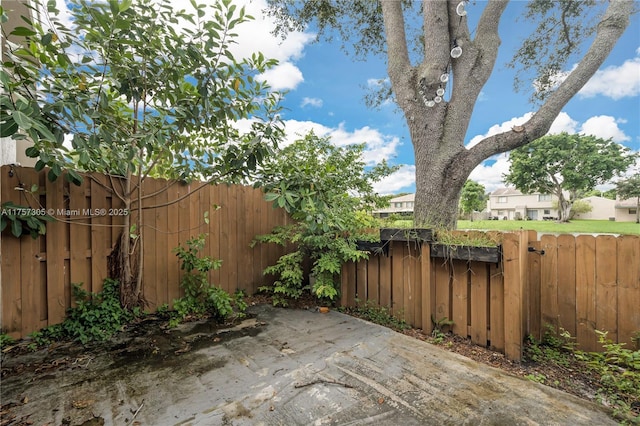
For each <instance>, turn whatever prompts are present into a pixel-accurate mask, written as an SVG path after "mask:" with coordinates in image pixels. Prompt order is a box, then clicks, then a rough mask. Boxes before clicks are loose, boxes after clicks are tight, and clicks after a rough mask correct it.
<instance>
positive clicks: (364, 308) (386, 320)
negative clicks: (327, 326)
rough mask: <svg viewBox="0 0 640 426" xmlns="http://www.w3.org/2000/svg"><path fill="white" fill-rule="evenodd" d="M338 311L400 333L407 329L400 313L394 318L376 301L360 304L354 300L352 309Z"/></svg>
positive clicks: (407, 326)
mask: <svg viewBox="0 0 640 426" xmlns="http://www.w3.org/2000/svg"><path fill="white" fill-rule="evenodd" d="M339 310H340V311H341V312H345V313H347V314H349V315H353V316H355V317H358V318H362V319H364V320H367V321H371V322H373V323H376V324H379V325H382V326H385V327H389V328H391V329H393V330H396V331H402V330H406V329H408V328H409V325H408V324H407V323H406V322H405V320H404V319H402V318H401V317H402V314H401V313H400V314H398V315H397V316H394V315H392V314H391V311H390V310H389V309H388V308H386V307H384V306H379V305H378V303H377V302H376V301H372V300H367V301H366V302H365V303H362V302H361V301H360V300H357V299H356V301H355V306H354V307H350V308H343V307H341V308H339Z"/></svg>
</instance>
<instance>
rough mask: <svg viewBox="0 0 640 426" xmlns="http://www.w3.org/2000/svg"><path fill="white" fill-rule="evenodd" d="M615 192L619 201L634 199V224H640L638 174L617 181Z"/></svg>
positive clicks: (639, 179)
mask: <svg viewBox="0 0 640 426" xmlns="http://www.w3.org/2000/svg"><path fill="white" fill-rule="evenodd" d="M616 191H617V193H618V197H619V198H620V199H621V200H626V199H633V198H636V223H640V173H638V174H636V175H634V176H631V177H628V178H626V179H623V180H620V181H618V183H617V185H616Z"/></svg>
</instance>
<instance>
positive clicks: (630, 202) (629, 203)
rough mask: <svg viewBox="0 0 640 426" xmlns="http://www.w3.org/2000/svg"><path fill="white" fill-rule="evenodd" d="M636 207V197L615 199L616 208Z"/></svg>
mask: <svg viewBox="0 0 640 426" xmlns="http://www.w3.org/2000/svg"><path fill="white" fill-rule="evenodd" d="M636 207H638V197H635V198H627V199H626V200H616V209H634V208H636Z"/></svg>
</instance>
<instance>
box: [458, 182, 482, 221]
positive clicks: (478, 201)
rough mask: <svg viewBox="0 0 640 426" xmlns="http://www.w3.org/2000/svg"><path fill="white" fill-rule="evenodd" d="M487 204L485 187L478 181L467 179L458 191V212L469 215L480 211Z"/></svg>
mask: <svg viewBox="0 0 640 426" xmlns="http://www.w3.org/2000/svg"><path fill="white" fill-rule="evenodd" d="M486 206H487V199H486V196H485V188H484V186H483V185H481V184H479V183H478V182H475V181H472V180H470V179H467V181H466V182H465V184H464V186H463V187H462V192H461V193H460V213H461V214H463V215H469V214H471V213H473V212H474V211H482V210H484V208H485V207H486Z"/></svg>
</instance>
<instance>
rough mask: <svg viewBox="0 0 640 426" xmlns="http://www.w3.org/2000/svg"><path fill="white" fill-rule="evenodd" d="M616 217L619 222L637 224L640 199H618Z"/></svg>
mask: <svg viewBox="0 0 640 426" xmlns="http://www.w3.org/2000/svg"><path fill="white" fill-rule="evenodd" d="M614 210H615V212H614V217H615V218H616V221H617V222H635V221H636V217H637V216H636V215H637V212H638V197H636V198H628V199H626V200H620V199H616V201H615V209H614Z"/></svg>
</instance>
